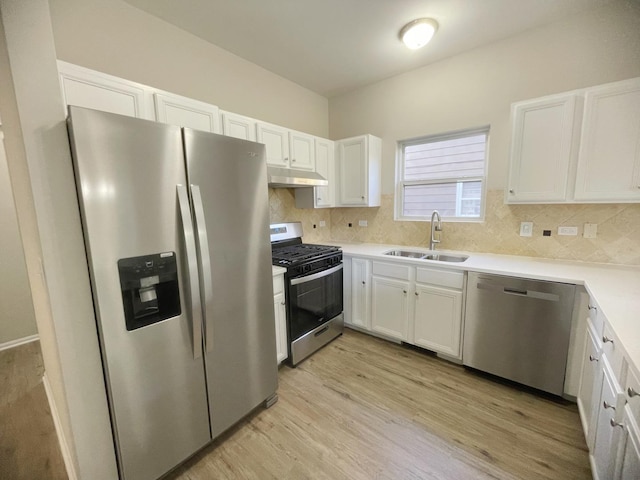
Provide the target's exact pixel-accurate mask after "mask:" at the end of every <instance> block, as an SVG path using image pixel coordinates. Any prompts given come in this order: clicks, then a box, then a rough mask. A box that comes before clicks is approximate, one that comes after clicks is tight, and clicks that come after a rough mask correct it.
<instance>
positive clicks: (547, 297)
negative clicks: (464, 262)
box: [462, 272, 575, 395]
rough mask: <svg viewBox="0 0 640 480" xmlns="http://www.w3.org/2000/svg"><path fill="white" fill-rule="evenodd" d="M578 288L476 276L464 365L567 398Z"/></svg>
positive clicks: (472, 279) (470, 278) (468, 310)
mask: <svg viewBox="0 0 640 480" xmlns="http://www.w3.org/2000/svg"><path fill="white" fill-rule="evenodd" d="M574 297H575V285H571V284H567V283H555V282H544V281H537V280H529V279H524V278H514V277H505V276H498V275H487V274H482V273H474V272H470V273H469V276H468V283H467V303H466V314H465V325H464V344H463V351H462V363H463V364H464V365H467V366H469V367H472V368H475V369H478V370H481V371H483V372H488V373H491V374H494V375H497V376H499V377H503V378H507V379H509V380H513V381H515V382H518V383H522V384H524V385H528V386H530V387H534V388H537V389H539V390H543V391H545V392H549V393H553V394H555V395H562V394H563V391H564V376H565V369H566V366H567V353H568V350H569V335H570V332H571V318H572V314H573V303H574Z"/></svg>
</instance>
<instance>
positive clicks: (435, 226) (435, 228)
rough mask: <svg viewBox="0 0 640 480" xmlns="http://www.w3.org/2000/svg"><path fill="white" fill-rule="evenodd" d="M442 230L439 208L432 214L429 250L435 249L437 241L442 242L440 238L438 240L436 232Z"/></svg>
mask: <svg viewBox="0 0 640 480" xmlns="http://www.w3.org/2000/svg"><path fill="white" fill-rule="evenodd" d="M436 219H437V220H436ZM436 222H437V223H436ZM441 231H442V219H441V218H440V213H439V212H438V211H437V210H434V211H433V213H432V214H431V239H430V240H429V250H435V249H436V243H440V238H438V240H436V239H435V234H436V232H441Z"/></svg>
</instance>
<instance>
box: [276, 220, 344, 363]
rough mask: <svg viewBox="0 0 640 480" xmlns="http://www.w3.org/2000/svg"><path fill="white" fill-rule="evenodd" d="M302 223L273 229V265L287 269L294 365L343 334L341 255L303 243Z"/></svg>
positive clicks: (330, 248) (287, 295)
mask: <svg viewBox="0 0 640 480" xmlns="http://www.w3.org/2000/svg"><path fill="white" fill-rule="evenodd" d="M301 237H302V225H301V224H300V223H299V222H292V223H280V224H272V225H271V242H272V243H271V245H272V261H273V264H274V265H280V266H284V267H286V268H287V272H286V273H285V297H286V303H287V338H288V342H289V359H290V362H291V364H292V365H294V366H295V365H297V364H298V363H299V362H301V361H302V360H304V359H305V358H307V357H308V356H309V355H311V354H312V353H313V352H315V351H316V350H318V349H319V348H321V347H323V346H324V345H326V344H327V343H329V342H330V341H331V340H333V339H335V338H336V337H338V336H339V335H341V334H342V332H343V330H344V317H343V314H342V309H343V275H342V273H343V267H342V251H341V250H340V249H339V248H338V247H334V246H328V245H314V244H306V243H302V238H301Z"/></svg>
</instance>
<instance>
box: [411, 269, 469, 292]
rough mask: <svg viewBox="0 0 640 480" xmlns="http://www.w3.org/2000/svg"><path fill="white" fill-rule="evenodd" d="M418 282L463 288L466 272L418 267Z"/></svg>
mask: <svg viewBox="0 0 640 480" xmlns="http://www.w3.org/2000/svg"><path fill="white" fill-rule="evenodd" d="M416 282H417V283H429V284H432V285H438V286H441V287H449V288H457V289H460V290H462V286H463V285H464V272H452V271H449V270H436V269H432V268H418V269H417V271H416Z"/></svg>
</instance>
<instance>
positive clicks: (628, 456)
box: [614, 407, 640, 480]
mask: <svg viewBox="0 0 640 480" xmlns="http://www.w3.org/2000/svg"><path fill="white" fill-rule="evenodd" d="M620 427H621V428H622V435H621V438H620V445H619V447H620V450H619V451H620V454H619V456H618V465H617V469H616V475H615V477H614V478H616V480H638V478H640V428H639V427H638V424H637V422H636V421H635V419H634V417H633V414H632V413H631V409H630V408H629V407H625V409H624V416H623V418H622V424H621V425H620Z"/></svg>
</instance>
